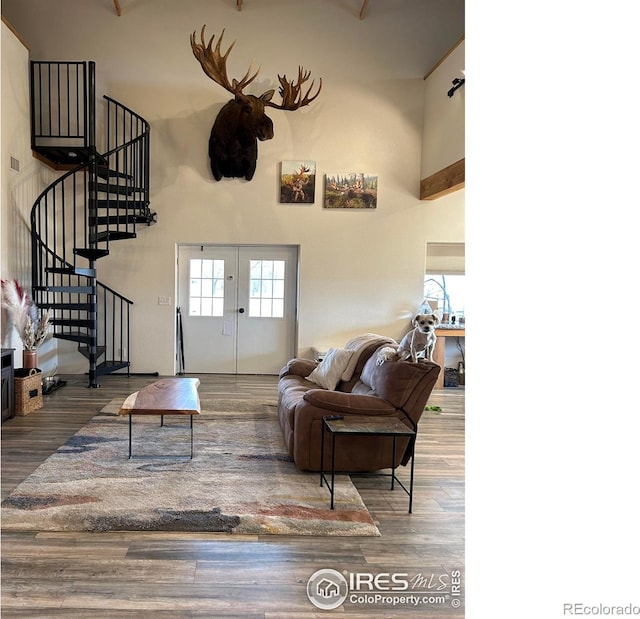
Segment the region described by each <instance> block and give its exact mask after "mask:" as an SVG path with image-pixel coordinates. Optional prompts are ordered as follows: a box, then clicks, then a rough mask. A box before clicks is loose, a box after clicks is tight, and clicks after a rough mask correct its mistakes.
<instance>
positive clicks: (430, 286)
mask: <svg viewBox="0 0 640 619" xmlns="http://www.w3.org/2000/svg"><path fill="white" fill-rule="evenodd" d="M464 301H465V286H464V275H444V274H442V273H427V274H425V276H424V301H423V305H425V306H427V305H428V306H430V307H431V308H432V309H433V306H434V305H435V306H436V308H437V310H438V312H439V313H440V316H443V315H444V314H449V320H451V321H452V322H454V320H453V317H455V318H456V320H455V322H459V321H460V318H464Z"/></svg>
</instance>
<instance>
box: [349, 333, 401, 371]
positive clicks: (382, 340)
mask: <svg viewBox="0 0 640 619" xmlns="http://www.w3.org/2000/svg"><path fill="white" fill-rule="evenodd" d="M376 341H377V342H379V344H380V346H382V345H383V344H395V345H396V346H397V344H398V342H396V341H395V340H394V339H391V338H390V337H385V336H384V335H377V334H376V333H363V334H362V335H356V336H355V337H352V338H351V339H350V340H349V341H348V342H347V343H346V344H345V345H344V347H345V349H346V350H352V351H353V354H352V355H351V358H350V359H349V363H348V364H347V367H346V368H345V370H344V372H343V373H342V376H341V379H342V380H345V381H346V380H351V377H352V376H353V372H354V370H355V369H356V366H357V365H358V359H359V358H360V355H361V354H362V351H363V350H364V349H365V348H367V346H369V345H371V344H372V343H373V342H376Z"/></svg>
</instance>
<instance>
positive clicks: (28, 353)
mask: <svg viewBox="0 0 640 619" xmlns="http://www.w3.org/2000/svg"><path fill="white" fill-rule="evenodd" d="M22 367H23V368H27V369H31V368H37V367H38V351H37V350H27V349H26V348H25V349H24V350H23V351H22Z"/></svg>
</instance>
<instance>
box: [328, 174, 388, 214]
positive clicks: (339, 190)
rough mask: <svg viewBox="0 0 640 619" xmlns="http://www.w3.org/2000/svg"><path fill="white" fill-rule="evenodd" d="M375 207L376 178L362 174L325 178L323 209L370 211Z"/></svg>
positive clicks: (337, 175)
mask: <svg viewBox="0 0 640 619" xmlns="http://www.w3.org/2000/svg"><path fill="white" fill-rule="evenodd" d="M377 206H378V177H377V176H373V175H372V174H365V173H364V172H356V173H338V174H327V175H326V176H325V184H324V208H353V209H370V208H376V207H377Z"/></svg>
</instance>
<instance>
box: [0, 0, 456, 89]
mask: <svg viewBox="0 0 640 619" xmlns="http://www.w3.org/2000/svg"><path fill="white" fill-rule="evenodd" d="M117 6H119V8H120V13H121V15H120V16H118V14H117V13H118V11H117ZM241 8H242V10H238V0H118V1H117V3H116V2H115V1H114V0H55V2H54V1H52V0H2V15H3V17H5V18H6V20H7V21H8V22H9V23H10V24H11V25H12V26H13V27H14V29H15V30H16V31H17V32H18V33H19V34H20V36H21V37H22V38H23V40H24V41H25V42H26V44H27V45H28V46H29V48H30V49H31V56H32V58H35V59H56V60H71V59H73V60H84V59H86V58H87V57H89V56H95V57H96V60H98V59H99V58H102V57H106V56H108V54H109V48H110V47H112V46H115V45H118V44H119V42H120V41H122V42H123V44H125V45H127V44H129V45H132V44H133V43H132V42H133V41H134V40H136V39H137V41H138V45H137V51H136V53H135V54H134V55H133V56H132V57H131V58H130V62H131V63H141V64H143V65H144V64H149V63H155V62H158V61H159V62H163V63H166V64H167V65H172V64H173V62H174V61H176V60H177V56H180V55H182V53H183V51H184V52H185V53H186V54H187V55H190V54H191V49H190V46H189V42H188V35H189V33H190V32H192V31H193V30H199V29H200V27H201V26H202V24H204V23H206V24H207V32H211V33H213V32H220V31H221V29H222V28H223V27H224V28H226V32H227V34H226V37H225V39H226V40H228V42H231V41H232V40H234V39H237V40H238V43H237V44H236V47H235V48H234V51H233V56H232V59H233V61H235V62H238V63H240V65H241V67H240V68H239V69H238V70H242V72H244V69H245V68H246V67H244V63H248V62H250V61H251V59H253V58H256V64H261V63H262V64H263V65H264V64H265V59H266V60H267V62H268V60H269V58H270V57H271V56H273V58H274V60H275V62H277V63H279V65H282V61H281V60H280V59H279V57H280V56H282V57H285V58H288V59H290V60H289V63H290V64H292V65H293V67H292V68H288V69H286V70H289V71H292V70H295V69H296V68H297V64H298V63H301V64H305V65H308V66H310V67H311V66H313V71H314V73H316V74H319V73H321V72H322V73H324V74H327V72H328V69H325V67H324V66H323V63H326V64H327V67H328V68H330V70H329V72H331V73H333V74H335V73H336V71H338V72H339V71H343V72H344V74H345V75H353V78H354V79H358V76H359V75H360V72H363V73H364V74H367V75H368V76H371V75H377V76H378V77H379V78H380V79H398V78H402V79H406V78H414V77H418V76H420V77H421V76H424V74H425V73H427V72H428V71H429V70H430V69H431V68H432V67H433V66H434V65H435V64H436V63H437V62H438V61H439V60H440V59H441V58H442V57H443V56H444V55H445V54H446V53H447V52H448V51H449V50H450V49H451V48H452V47H453V46H454V45H455V44H456V43H457V42H458V41H459V40H460V39H461V38H462V37H463V36H464V22H465V19H464V10H465V4H464V0H368V2H366V3H365V2H364V0H243V2H242V7H241ZM363 8H364V9H365V11H364V14H363V15H362V18H361V14H362V11H363ZM265 48H266V50H267V51H264V50H265ZM70 55H72V56H74V57H73V58H70V57H69V56H70ZM168 56H172V57H173V60H172V58H171V57H168ZM247 59H248V60H247ZM191 60H192V58H191ZM191 60H190V61H191ZM102 62H104V59H102ZM247 66H248V65H247ZM338 67H342V68H341V69H338ZM269 71H270V72H271V70H270V69H269Z"/></svg>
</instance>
